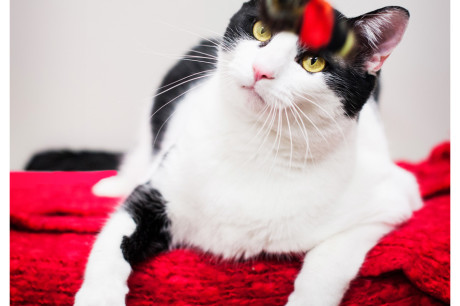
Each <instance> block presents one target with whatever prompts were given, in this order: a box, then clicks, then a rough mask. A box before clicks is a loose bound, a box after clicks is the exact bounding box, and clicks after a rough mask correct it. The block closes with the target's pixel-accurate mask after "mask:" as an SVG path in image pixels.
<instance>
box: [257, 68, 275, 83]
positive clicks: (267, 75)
mask: <svg viewBox="0 0 460 306" xmlns="http://www.w3.org/2000/svg"><path fill="white" fill-rule="evenodd" d="M252 70H253V71H254V82H258V81H260V80H262V79H274V73H273V72H271V71H269V70H267V69H264V68H261V67H259V66H256V65H254V66H252Z"/></svg>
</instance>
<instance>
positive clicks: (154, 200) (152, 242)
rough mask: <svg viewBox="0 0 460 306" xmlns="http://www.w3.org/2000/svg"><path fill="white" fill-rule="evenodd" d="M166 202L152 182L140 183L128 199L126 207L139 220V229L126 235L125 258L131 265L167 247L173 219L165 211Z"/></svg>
mask: <svg viewBox="0 0 460 306" xmlns="http://www.w3.org/2000/svg"><path fill="white" fill-rule="evenodd" d="M165 204H166V201H165V200H164V199H163V197H162V195H161V194H160V192H159V191H158V190H156V189H154V188H152V187H151V186H150V184H149V183H146V184H144V185H140V186H138V187H137V188H136V189H134V191H133V192H132V193H131V194H130V195H129V197H128V198H127V199H126V200H125V203H124V205H123V209H125V210H126V211H127V212H128V213H129V214H130V215H131V217H132V218H133V220H134V222H135V223H136V230H135V231H134V233H133V234H132V235H131V236H130V237H127V236H124V237H123V241H122V243H121V250H122V252H123V257H124V258H125V259H126V260H127V261H128V262H129V263H130V264H131V265H134V264H137V263H139V262H142V261H143V260H145V259H147V258H149V257H151V256H154V255H157V254H159V253H161V252H163V251H165V250H168V248H169V246H170V244H171V234H170V232H169V226H170V220H169V219H168V217H167V215H166V211H165Z"/></svg>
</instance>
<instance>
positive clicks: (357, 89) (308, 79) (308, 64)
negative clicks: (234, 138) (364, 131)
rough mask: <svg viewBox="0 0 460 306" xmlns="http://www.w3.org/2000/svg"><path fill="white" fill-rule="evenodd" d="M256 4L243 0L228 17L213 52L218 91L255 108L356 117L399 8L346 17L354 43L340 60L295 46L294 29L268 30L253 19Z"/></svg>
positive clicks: (401, 20)
mask: <svg viewBox="0 0 460 306" xmlns="http://www.w3.org/2000/svg"><path fill="white" fill-rule="evenodd" d="M259 5H260V1H258V0H252V1H249V2H247V3H245V4H243V6H242V8H241V9H240V10H239V11H238V12H237V13H236V14H235V15H234V16H233V17H232V19H231V21H230V24H229V25H228V28H227V30H226V32H225V35H224V38H223V42H222V50H221V52H220V54H219V73H220V74H221V76H222V79H225V84H226V85H225V88H224V89H223V90H224V91H226V92H227V93H228V94H229V95H231V96H232V97H234V98H235V99H234V101H236V102H234V103H240V104H239V105H238V106H239V107H243V108H247V109H251V110H253V111H254V110H255V111H256V112H257V111H261V110H263V109H266V107H267V106H268V107H270V108H275V109H289V110H292V109H293V108H294V109H296V110H297V111H296V112H297V113H300V112H301V111H303V112H308V113H310V114H311V115H312V116H314V115H313V113H317V114H318V115H319V116H321V113H323V115H322V116H321V117H324V115H325V113H327V116H333V117H336V118H338V117H347V118H356V117H357V115H358V113H359V111H360V110H361V108H362V106H363V104H364V103H365V102H366V101H367V100H368V98H369V97H370V95H371V94H372V92H373V90H374V88H375V84H376V78H377V74H378V71H379V70H380V68H381V65H382V64H383V62H384V60H385V59H386V58H387V57H388V56H389V54H390V53H391V51H392V50H393V49H394V48H395V47H396V45H397V44H398V43H399V41H400V40H401V38H402V35H403V33H404V31H405V28H406V25H407V22H408V19H409V14H408V12H407V11H406V10H405V9H403V8H400V7H387V8H384V9H381V10H377V11H374V12H371V13H369V14H365V15H362V16H360V17H357V18H353V19H347V22H348V24H349V25H350V28H352V29H353V30H354V33H355V41H356V43H355V47H354V51H353V52H352V53H351V54H350V55H349V56H347V58H345V59H344V58H341V57H338V56H336V55H334V54H330V53H329V54H327V53H314V52H312V51H311V50H309V49H308V48H303V47H301V46H300V44H299V42H298V35H296V34H294V33H290V32H278V33H276V32H271V30H270V29H269V28H267V27H266V26H264V25H263V24H262V23H261V22H260V21H259V20H260V17H259V13H260V8H259ZM343 18H345V17H343ZM299 117H301V114H299Z"/></svg>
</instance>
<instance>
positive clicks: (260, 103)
mask: <svg viewBox="0 0 460 306" xmlns="http://www.w3.org/2000/svg"><path fill="white" fill-rule="evenodd" d="M241 88H242V89H243V90H244V91H245V94H246V95H247V102H248V106H249V107H250V108H251V109H252V110H254V111H261V110H263V109H264V108H265V107H266V106H267V103H265V101H264V99H263V98H262V97H261V96H260V95H259V94H258V93H257V92H256V90H255V89H254V86H241Z"/></svg>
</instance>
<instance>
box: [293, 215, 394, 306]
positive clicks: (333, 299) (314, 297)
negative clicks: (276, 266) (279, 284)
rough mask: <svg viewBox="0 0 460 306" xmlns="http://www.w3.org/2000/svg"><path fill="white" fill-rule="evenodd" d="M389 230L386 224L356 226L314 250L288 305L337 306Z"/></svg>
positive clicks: (389, 227) (309, 254)
mask: <svg viewBox="0 0 460 306" xmlns="http://www.w3.org/2000/svg"><path fill="white" fill-rule="evenodd" d="M392 228H393V227H392V226H389V225H385V224H370V225H365V226H359V227H356V228H354V229H351V230H348V231H345V232H342V233H339V234H337V235H335V236H334V237H331V238H329V239H327V240H326V241H324V242H323V243H321V244H319V245H318V246H316V247H315V248H313V249H312V250H311V251H309V252H308V253H307V255H306V257H305V260H304V263H303V266H302V269H301V271H300V273H299V275H298V276H297V278H296V280H295V283H294V292H293V293H292V294H291V295H290V296H289V300H288V303H287V305H288V306H336V305H339V304H340V301H341V300H342V297H343V295H344V294H345V292H346V290H347V288H348V285H349V283H350V282H351V280H352V279H353V278H354V277H355V276H356V275H357V274H358V271H359V268H360V267H361V265H362V263H363V261H364V258H365V256H366V254H367V252H368V251H369V250H370V249H371V248H372V247H373V246H375V245H376V244H377V242H378V240H379V239H380V238H381V237H383V236H384V235H385V234H386V233H388V232H389V231H391V230H392Z"/></svg>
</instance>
